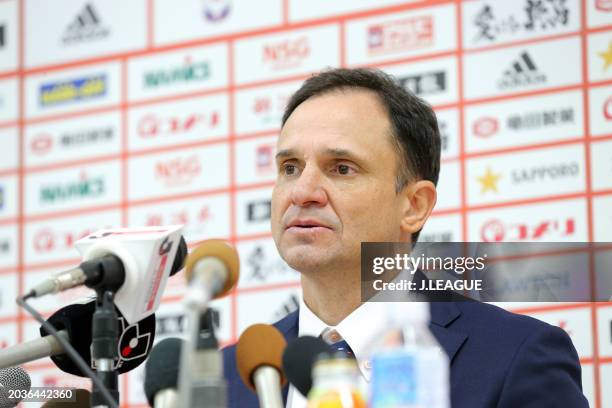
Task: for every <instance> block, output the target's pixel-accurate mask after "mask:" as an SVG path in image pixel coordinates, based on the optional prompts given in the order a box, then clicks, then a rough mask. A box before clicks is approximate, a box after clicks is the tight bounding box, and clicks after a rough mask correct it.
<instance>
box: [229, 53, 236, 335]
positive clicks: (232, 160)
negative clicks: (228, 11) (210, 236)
mask: <svg viewBox="0 0 612 408" xmlns="http://www.w3.org/2000/svg"><path fill="white" fill-rule="evenodd" d="M235 51H236V47H235V43H234V42H233V41H232V42H230V45H229V52H228V53H227V58H228V60H227V67H228V70H229V78H228V81H229V99H228V101H229V115H230V118H229V126H230V155H229V162H228V166H229V169H228V171H229V175H230V177H229V179H230V190H229V191H230V219H229V222H230V242H231V243H232V244H233V245H236V243H237V241H238V239H237V236H236V235H237V225H236V214H237V209H236V193H237V187H236V117H235V115H234V114H235V111H234V105H235V98H236V91H235V88H234V86H235V78H234V72H235V68H236V67H235V55H234V53H235ZM229 296H230V308H231V327H230V337H231V338H232V339H235V338H236V337H237V336H238V298H237V297H236V291H235V290H232V292H231V293H230V295H229Z"/></svg>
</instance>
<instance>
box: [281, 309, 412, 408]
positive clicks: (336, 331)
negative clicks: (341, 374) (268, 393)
mask: <svg viewBox="0 0 612 408" xmlns="http://www.w3.org/2000/svg"><path fill="white" fill-rule="evenodd" d="M383 307H384V306H383V304H381V303H375V302H367V303H364V304H362V305H361V306H359V307H358V308H357V309H355V310H354V311H353V312H351V314H349V315H348V316H346V317H345V318H344V320H342V321H341V322H340V323H339V324H338V325H337V326H334V327H330V326H328V325H326V324H325V323H324V322H323V321H322V320H321V319H319V317H317V315H315V314H314V313H313V312H312V310H310V309H309V308H308V306H306V304H305V303H304V300H303V299H300V310H299V327H298V336H307V335H308V336H315V337H318V336H321V335H322V338H323V340H325V341H327V342H328V343H336V342H338V341H341V340H343V339H344V340H345V341H346V342H347V343H348V344H349V346H350V347H351V349H352V350H353V353H354V354H355V358H356V359H357V364H358V367H359V370H360V372H361V375H362V377H363V379H364V380H365V381H366V382H367V381H369V380H370V369H371V365H370V361H369V360H368V359H367V358H366V353H367V350H366V349H367V346H368V344H369V343H370V342H371V340H372V337H373V336H374V335H376V334H377V333H379V332H381V331H382V330H384V328H385V319H384V316H382V315H381V313H382V309H383ZM405 307H406V311H405V313H410V311H409V308H410V307H411V305H410V303H406V304H405ZM399 309H404V306H403V305H402V306H399ZM395 310H396V311H398V312H402V313H403V311H401V310H398V305H397V304H396V305H395ZM306 403H307V401H306V398H304V397H303V396H302V394H300V392H299V391H298V390H297V389H295V387H294V386H293V385H289V393H288V395H287V405H286V408H305V407H306Z"/></svg>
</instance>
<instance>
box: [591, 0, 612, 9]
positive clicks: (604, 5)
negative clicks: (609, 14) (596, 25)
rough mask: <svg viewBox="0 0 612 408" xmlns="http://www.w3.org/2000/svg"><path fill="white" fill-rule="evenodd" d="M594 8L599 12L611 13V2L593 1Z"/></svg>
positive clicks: (610, 0) (604, 0) (608, 0)
mask: <svg viewBox="0 0 612 408" xmlns="http://www.w3.org/2000/svg"><path fill="white" fill-rule="evenodd" d="M595 8H596V9H597V10H599V11H612V0H595Z"/></svg>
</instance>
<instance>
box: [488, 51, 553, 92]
mask: <svg viewBox="0 0 612 408" xmlns="http://www.w3.org/2000/svg"><path fill="white" fill-rule="evenodd" d="M545 82H546V75H545V74H544V73H542V72H540V71H539V70H538V68H537V66H536V64H535V62H534V61H533V59H532V58H531V56H530V55H529V54H528V53H527V51H523V52H521V53H520V54H519V57H518V58H517V59H516V60H515V61H514V62H512V64H511V65H510V68H508V69H507V70H505V71H504V73H503V75H502V78H501V79H500V80H499V81H498V82H497V86H498V88H500V89H511V88H517V87H521V86H529V85H535V84H542V83H545Z"/></svg>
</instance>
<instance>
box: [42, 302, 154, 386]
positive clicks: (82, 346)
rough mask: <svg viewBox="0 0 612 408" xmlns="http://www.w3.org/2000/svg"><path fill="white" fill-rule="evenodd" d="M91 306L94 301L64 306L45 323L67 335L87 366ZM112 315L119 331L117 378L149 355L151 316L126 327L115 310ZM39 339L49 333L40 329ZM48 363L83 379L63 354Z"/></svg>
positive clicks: (151, 339) (152, 321)
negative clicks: (114, 316)
mask: <svg viewBox="0 0 612 408" xmlns="http://www.w3.org/2000/svg"><path fill="white" fill-rule="evenodd" d="M95 306H96V305H95V299H92V300H90V301H88V302H81V303H73V304H70V305H68V306H64V307H63V308H61V309H60V310H58V311H56V312H55V313H53V314H52V315H51V317H49V319H47V321H48V322H49V323H51V325H53V327H55V329H56V330H66V331H67V332H68V338H69V339H70V344H71V345H72V347H74V349H75V350H76V351H77V353H79V355H80V356H81V357H83V360H85V362H87V363H89V362H91V343H92V336H91V323H92V320H93V314H94V311H95ZM115 312H116V313H117V317H118V319H117V326H118V329H119V330H118V331H119V339H118V340H119V341H118V345H117V354H118V356H119V360H118V362H117V363H116V370H117V372H118V373H119V374H123V373H126V372H128V371H131V370H133V369H134V368H136V367H138V366H139V365H140V364H142V362H143V361H145V359H146V358H147V356H148V355H149V352H150V351H151V347H152V346H153V340H154V339H155V314H152V315H150V316H147V317H145V318H144V319H142V320H140V321H139V322H137V323H134V324H129V323H128V322H127V320H125V318H124V317H123V316H122V314H121V312H120V311H119V309H117V308H116V307H115ZM40 335H41V336H43V337H44V336H47V335H49V333H48V332H47V331H46V330H45V328H44V327H42V326H41V327H40ZM51 360H52V361H53V362H54V363H55V365H56V366H57V367H58V368H59V369H60V370H62V371H64V372H66V373H68V374H74V375H78V376H81V377H86V375H85V374H83V373H82V372H81V369H80V368H79V367H78V366H77V365H76V364H74V362H73V361H72V360H71V359H70V357H69V356H68V354H66V353H62V354H57V355H55V356H51ZM92 369H93V367H92Z"/></svg>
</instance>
